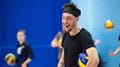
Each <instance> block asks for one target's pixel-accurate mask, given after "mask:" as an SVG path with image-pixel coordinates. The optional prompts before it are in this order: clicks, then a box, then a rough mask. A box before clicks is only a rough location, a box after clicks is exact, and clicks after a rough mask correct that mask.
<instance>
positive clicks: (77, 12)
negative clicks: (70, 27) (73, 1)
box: [63, 7, 81, 17]
mask: <svg viewBox="0 0 120 67" xmlns="http://www.w3.org/2000/svg"><path fill="white" fill-rule="evenodd" d="M63 13H71V14H73V15H74V16H76V17H78V16H80V14H81V12H80V10H79V9H77V8H71V7H64V8H63Z"/></svg>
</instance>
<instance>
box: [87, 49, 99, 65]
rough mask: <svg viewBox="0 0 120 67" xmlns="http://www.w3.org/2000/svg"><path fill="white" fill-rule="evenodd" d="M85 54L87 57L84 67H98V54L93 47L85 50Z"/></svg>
mask: <svg viewBox="0 0 120 67" xmlns="http://www.w3.org/2000/svg"><path fill="white" fill-rule="evenodd" d="M86 53H87V55H88V58H89V59H88V62H87V64H86V67H98V64H99V56H98V52H97V50H96V48H95V47H90V48H88V49H87V50H86Z"/></svg>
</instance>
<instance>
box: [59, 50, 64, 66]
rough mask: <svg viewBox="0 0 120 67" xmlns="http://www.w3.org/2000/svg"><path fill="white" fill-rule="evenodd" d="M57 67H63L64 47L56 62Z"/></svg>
mask: <svg viewBox="0 0 120 67" xmlns="http://www.w3.org/2000/svg"><path fill="white" fill-rule="evenodd" d="M57 67H64V49H62V55H61V58H60V60H59V62H58V66H57Z"/></svg>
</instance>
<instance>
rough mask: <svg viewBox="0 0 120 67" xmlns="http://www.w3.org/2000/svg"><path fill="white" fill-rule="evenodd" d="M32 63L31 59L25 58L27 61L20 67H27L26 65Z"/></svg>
mask: <svg viewBox="0 0 120 67" xmlns="http://www.w3.org/2000/svg"><path fill="white" fill-rule="evenodd" d="M31 61H32V59H31V58H27V60H26V61H25V62H24V63H23V64H22V67H27V64H28V63H30V62H31Z"/></svg>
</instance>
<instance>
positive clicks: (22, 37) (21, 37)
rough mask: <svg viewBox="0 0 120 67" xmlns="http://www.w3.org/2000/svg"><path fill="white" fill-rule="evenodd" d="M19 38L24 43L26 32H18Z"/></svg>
mask: <svg viewBox="0 0 120 67" xmlns="http://www.w3.org/2000/svg"><path fill="white" fill-rule="evenodd" d="M17 40H18V41H19V42H20V43H22V42H24V41H25V34H24V32H17Z"/></svg>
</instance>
